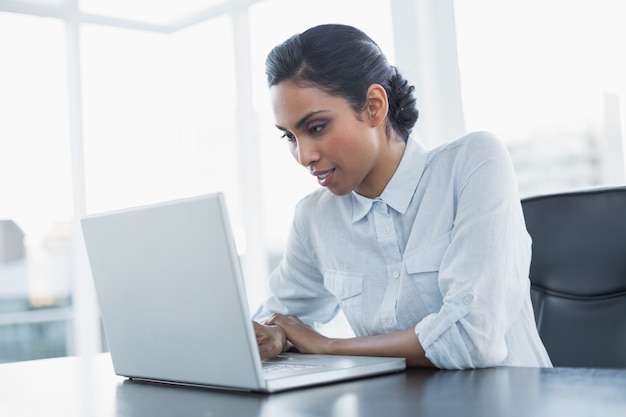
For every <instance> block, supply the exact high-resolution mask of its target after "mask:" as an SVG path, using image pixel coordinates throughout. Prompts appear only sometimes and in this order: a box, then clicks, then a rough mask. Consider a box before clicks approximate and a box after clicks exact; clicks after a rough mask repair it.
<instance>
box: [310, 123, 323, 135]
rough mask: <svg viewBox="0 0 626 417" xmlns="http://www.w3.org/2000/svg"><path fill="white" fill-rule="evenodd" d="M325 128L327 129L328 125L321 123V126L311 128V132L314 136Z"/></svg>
mask: <svg viewBox="0 0 626 417" xmlns="http://www.w3.org/2000/svg"><path fill="white" fill-rule="evenodd" d="M325 127H326V123H319V124H316V125H313V126H311V127H310V128H309V132H310V133H312V134H317V133H320V132H321V131H322V130H324V128H325Z"/></svg>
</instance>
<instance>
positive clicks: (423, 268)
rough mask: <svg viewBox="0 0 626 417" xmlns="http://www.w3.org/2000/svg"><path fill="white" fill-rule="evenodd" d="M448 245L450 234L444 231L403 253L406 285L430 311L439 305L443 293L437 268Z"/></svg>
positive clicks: (439, 266)
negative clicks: (406, 276)
mask: <svg viewBox="0 0 626 417" xmlns="http://www.w3.org/2000/svg"><path fill="white" fill-rule="evenodd" d="M449 246H450V234H449V233H446V234H444V235H442V236H439V237H437V238H436V239H433V240H432V241H430V242H428V243H426V244H423V245H420V246H419V247H417V248H413V249H412V250H410V251H408V252H406V253H405V255H404V265H405V267H406V272H407V273H408V282H407V285H410V286H411V287H412V288H413V289H414V290H415V291H416V292H417V293H418V294H419V296H420V297H421V298H422V301H423V302H424V305H425V306H426V307H427V309H429V310H431V311H432V310H435V309H438V308H439V307H440V306H441V302H442V297H443V295H442V294H441V290H440V289H439V269H440V268H441V261H442V260H443V256H444V255H445V253H446V250H447V249H448V247H449ZM411 292H413V291H411Z"/></svg>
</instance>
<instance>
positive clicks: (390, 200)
mask: <svg viewBox="0 0 626 417" xmlns="http://www.w3.org/2000/svg"><path fill="white" fill-rule="evenodd" d="M427 157H428V152H427V151H426V148H424V146H423V145H422V144H421V143H419V142H418V141H417V140H415V139H413V138H409V139H408V140H407V143H406V148H405V149H404V154H403V155H402V159H401V160H400V164H399V165H398V169H396V172H395V173H394V174H393V177H391V180H390V181H389V183H388V184H387V186H386V187H385V189H384V190H383V192H382V194H381V195H380V197H377V198H376V199H371V198H367V197H364V196H362V195H360V194H359V193H357V192H356V191H352V193H351V194H352V222H353V223H355V222H357V221H359V220H361V219H362V218H363V217H365V216H366V215H367V213H369V211H370V209H371V208H372V204H373V203H374V201H376V200H382V201H384V202H385V203H386V204H387V205H388V206H389V207H391V208H393V209H394V210H396V211H397V212H399V213H402V214H404V213H406V210H407V208H408V207H409V203H410V202H411V199H412V198H413V194H414V193H415V189H416V188H417V184H418V183H419V181H420V179H421V178H422V173H423V172H424V167H425V166H426V159H427Z"/></svg>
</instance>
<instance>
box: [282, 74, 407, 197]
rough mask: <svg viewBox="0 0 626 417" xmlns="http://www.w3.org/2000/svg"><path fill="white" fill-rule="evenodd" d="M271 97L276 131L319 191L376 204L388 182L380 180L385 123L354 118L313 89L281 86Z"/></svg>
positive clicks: (343, 103) (346, 107) (336, 100)
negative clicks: (354, 194) (360, 197)
mask: <svg viewBox="0 0 626 417" xmlns="http://www.w3.org/2000/svg"><path fill="white" fill-rule="evenodd" d="M270 94H271V98H272V105H273V110H274V117H275V119H276V127H278V129H279V130H281V131H282V132H283V133H284V135H283V137H284V138H285V140H286V141H287V142H288V145H289V150H290V151H291V154H292V155H293V157H294V158H295V159H296V160H297V161H298V162H299V163H300V164H301V165H302V166H304V167H305V168H307V170H308V171H309V172H310V173H311V174H312V175H314V176H315V177H317V181H318V182H319V184H320V185H321V186H323V187H327V188H328V189H329V190H330V191H331V192H333V193H334V194H337V195H344V194H347V193H349V192H350V191H352V190H356V191H357V192H358V193H360V194H362V195H365V196H367V197H370V198H375V197H377V196H379V195H380V193H382V190H383V189H384V187H385V185H386V184H387V182H388V180H389V178H390V176H389V178H385V177H386V176H387V175H382V176H379V175H378V174H379V171H383V172H385V171H388V169H387V168H388V167H385V165H386V164H387V161H386V160H385V158H384V155H385V150H386V148H387V145H388V144H387V142H388V141H387V138H386V135H385V134H384V123H382V125H381V124H380V123H377V122H376V123H374V122H373V121H372V118H371V117H370V116H369V111H368V110H367V109H366V110H365V111H363V113H362V114H357V113H356V112H355V111H354V109H353V108H352V107H351V106H350V103H349V102H348V101H347V100H346V99H344V98H343V97H338V96H331V95H329V94H326V93H325V92H323V91H322V90H320V89H319V88H317V87H300V86H298V85H296V84H294V83H293V82H291V81H283V82H281V83H279V84H278V85H275V86H272V87H271V88H270ZM393 170H395V166H394V167H393ZM392 173H393V171H392Z"/></svg>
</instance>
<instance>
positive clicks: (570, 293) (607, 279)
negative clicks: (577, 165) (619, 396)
mask: <svg viewBox="0 0 626 417" xmlns="http://www.w3.org/2000/svg"><path fill="white" fill-rule="evenodd" d="M522 207H523V210H524V216H525V218H526V226H527V229H528V232H529V233H530V235H531V237H532V239H533V254H532V261H531V265H530V281H531V297H532V302H533V307H534V309H535V317H536V321H537V328H538V329H539V334H540V336H541V339H542V340H543V342H544V345H545V346H546V349H547V350H548V354H549V355H550V357H551V359H552V362H553V364H554V365H555V366H572V367H599V368H624V367H626V187H611V188H595V189H587V190H582V191H575V192H565V193H560V194H553V195H545V196H538V197H530V198H525V199H523V200H522Z"/></svg>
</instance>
